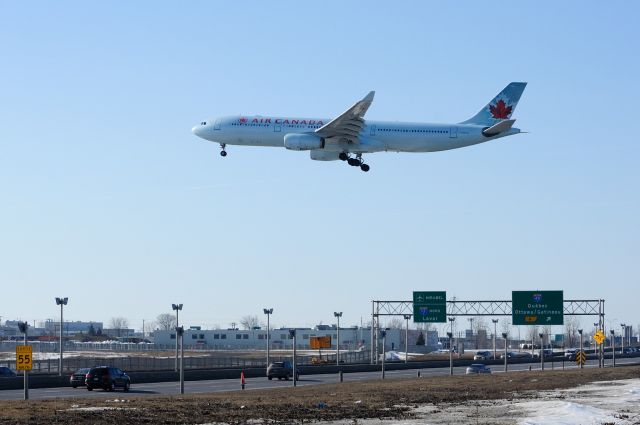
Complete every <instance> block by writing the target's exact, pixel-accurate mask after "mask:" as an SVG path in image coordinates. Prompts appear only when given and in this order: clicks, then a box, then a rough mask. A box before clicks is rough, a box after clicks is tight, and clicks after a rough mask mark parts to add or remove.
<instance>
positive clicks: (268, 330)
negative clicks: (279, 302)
mask: <svg viewBox="0 0 640 425" xmlns="http://www.w3.org/2000/svg"><path fill="white" fill-rule="evenodd" d="M262 311H263V312H264V314H266V315H267V367H269V362H270V361H271V359H270V357H269V349H270V347H269V346H270V345H271V334H270V328H269V317H270V316H271V315H272V314H273V308H263V309H262Z"/></svg>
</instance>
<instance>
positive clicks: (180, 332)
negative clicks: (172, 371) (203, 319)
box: [176, 326, 184, 394]
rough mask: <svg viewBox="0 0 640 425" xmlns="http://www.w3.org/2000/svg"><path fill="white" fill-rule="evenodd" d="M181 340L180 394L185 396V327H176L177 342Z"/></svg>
mask: <svg viewBox="0 0 640 425" xmlns="http://www.w3.org/2000/svg"><path fill="white" fill-rule="evenodd" d="M178 339H180V394H184V326H176V341H177V340H178Z"/></svg>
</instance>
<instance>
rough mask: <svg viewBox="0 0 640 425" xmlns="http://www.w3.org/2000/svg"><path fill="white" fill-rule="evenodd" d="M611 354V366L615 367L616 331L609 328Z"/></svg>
mask: <svg viewBox="0 0 640 425" xmlns="http://www.w3.org/2000/svg"><path fill="white" fill-rule="evenodd" d="M611 355H612V356H613V367H616V331H614V330H613V329H611Z"/></svg>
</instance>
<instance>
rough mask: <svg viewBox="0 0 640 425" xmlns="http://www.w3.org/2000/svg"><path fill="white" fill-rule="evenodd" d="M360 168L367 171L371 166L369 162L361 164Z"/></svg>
mask: <svg viewBox="0 0 640 425" xmlns="http://www.w3.org/2000/svg"><path fill="white" fill-rule="evenodd" d="M360 169H361V170H362V171H364V172H365V173H366V172H367V171H369V166H368V165H367V164H361V165H360Z"/></svg>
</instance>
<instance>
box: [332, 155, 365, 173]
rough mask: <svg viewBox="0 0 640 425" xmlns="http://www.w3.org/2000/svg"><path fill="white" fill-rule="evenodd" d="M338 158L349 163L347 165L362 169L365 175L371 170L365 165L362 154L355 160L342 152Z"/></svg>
mask: <svg viewBox="0 0 640 425" xmlns="http://www.w3.org/2000/svg"><path fill="white" fill-rule="evenodd" d="M338 158H340V159H341V160H342V161H347V164H349V165H351V166H352V167H360V169H361V170H362V171H364V172H365V173H366V172H367V171H369V170H370V167H369V165H368V164H365V163H364V161H363V160H362V154H361V153H359V154H357V155H356V156H355V158H353V157H350V156H349V154H347V153H345V152H341V153H340V155H338Z"/></svg>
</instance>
